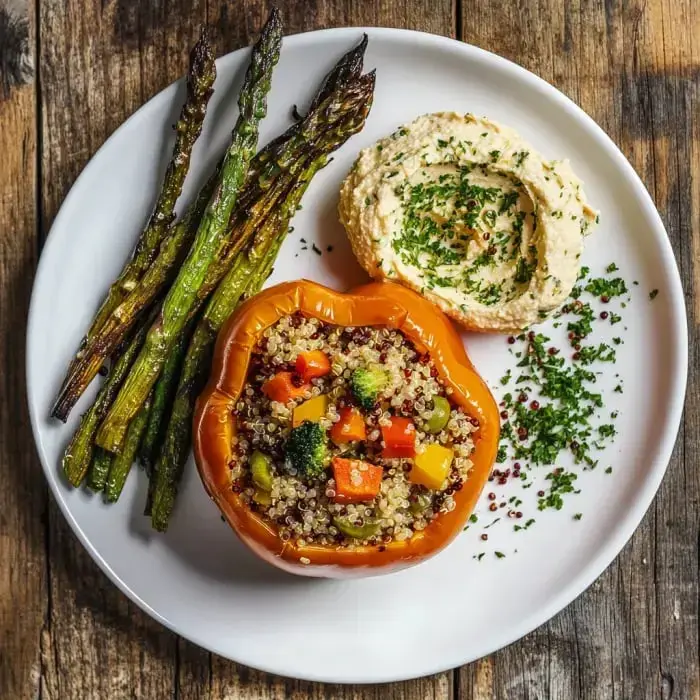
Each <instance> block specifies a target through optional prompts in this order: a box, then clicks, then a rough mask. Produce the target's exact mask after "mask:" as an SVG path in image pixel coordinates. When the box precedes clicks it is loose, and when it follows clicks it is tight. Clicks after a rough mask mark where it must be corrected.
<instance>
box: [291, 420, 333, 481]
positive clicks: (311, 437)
mask: <svg viewBox="0 0 700 700" xmlns="http://www.w3.org/2000/svg"><path fill="white" fill-rule="evenodd" d="M329 458H330V454H329V451H328V443H327V439H326V431H325V430H324V429H323V428H322V427H321V426H320V425H319V424H318V423H312V422H311V421H309V420H305V421H304V422H303V423H302V424H301V425H299V426H297V427H296V428H292V432H291V433H290V435H289V438H288V440H287V445H286V447H285V465H286V466H287V468H288V469H295V470H296V471H297V472H298V473H299V474H301V475H302V476H306V477H309V478H313V477H316V476H319V475H320V474H322V473H323V471H324V470H325V468H326V466H327V465H328V461H329Z"/></svg>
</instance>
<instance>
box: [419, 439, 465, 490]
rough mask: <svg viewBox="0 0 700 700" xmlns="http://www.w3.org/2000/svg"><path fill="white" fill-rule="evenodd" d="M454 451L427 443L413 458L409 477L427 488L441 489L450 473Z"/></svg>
mask: <svg viewBox="0 0 700 700" xmlns="http://www.w3.org/2000/svg"><path fill="white" fill-rule="evenodd" d="M454 456H455V455H454V452H453V451H452V450H451V449H450V448H449V447H443V446H442V445H428V446H427V447H426V448H425V450H423V452H420V453H419V454H417V455H416V456H415V457H414V458H413V467H412V468H411V472H410V474H409V479H410V480H411V481H412V482H413V483H414V484H420V485H421V486H425V487H427V488H429V489H435V490H437V489H441V488H442V485H443V484H444V483H445V479H446V478H447V475H448V474H449V473H450V467H451V466H452V460H453V459H454Z"/></svg>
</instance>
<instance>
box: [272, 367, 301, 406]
mask: <svg viewBox="0 0 700 700" xmlns="http://www.w3.org/2000/svg"><path fill="white" fill-rule="evenodd" d="M310 388H311V385H310V384H307V383H306V382H305V383H303V384H302V385H301V386H296V385H295V384H294V375H293V374H292V372H277V374H276V375H275V376H274V377H271V378H270V379H268V380H267V381H266V382H265V383H264V384H263V386H262V390H263V394H265V396H267V398H268V399H270V401H279V402H280V403H289V402H290V401H291V400H292V399H300V398H302V397H303V396H304V394H305V393H306V392H307V391H308V390H309V389H310Z"/></svg>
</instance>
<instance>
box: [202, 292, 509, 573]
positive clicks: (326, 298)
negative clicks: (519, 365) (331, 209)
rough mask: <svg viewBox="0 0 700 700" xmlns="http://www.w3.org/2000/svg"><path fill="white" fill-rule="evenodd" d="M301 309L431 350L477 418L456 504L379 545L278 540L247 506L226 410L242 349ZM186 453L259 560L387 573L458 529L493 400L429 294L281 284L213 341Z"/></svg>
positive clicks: (247, 351) (457, 397)
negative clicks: (235, 470) (234, 472)
mask: <svg viewBox="0 0 700 700" xmlns="http://www.w3.org/2000/svg"><path fill="white" fill-rule="evenodd" d="M297 312H301V313H302V314H304V315H305V316H307V317H312V318H317V319H319V320H321V321H323V322H325V323H330V324H336V325H339V326H344V327H349V326H380V327H389V328H395V329H397V330H399V331H400V332H402V333H403V334H404V335H405V337H406V338H407V339H408V340H410V341H411V342H412V343H413V344H414V346H415V347H416V349H417V350H418V351H419V352H421V353H429V354H430V357H431V359H432V361H433V363H434V365H435V368H436V369H437V372H438V375H439V377H440V378H441V379H442V381H443V382H444V384H445V386H446V387H449V388H450V389H451V393H450V402H451V403H452V404H453V405H454V406H456V407H459V408H461V409H462V410H463V411H464V412H465V413H466V414H467V415H468V416H469V417H470V418H473V419H475V420H476V421H478V424H479V425H478V428H477V429H476V431H475V432H474V433H473V440H474V450H473V451H472V454H471V456H470V459H471V461H472V469H471V472H470V475H469V478H468V479H467V480H466V481H465V482H464V487H463V488H462V489H461V490H459V491H457V492H455V494H454V496H453V498H454V501H455V507H454V509H453V510H451V511H450V512H449V513H441V514H440V515H439V516H438V517H437V518H436V519H435V520H434V521H432V522H431V523H430V524H429V525H428V526H427V527H426V528H425V529H424V530H421V531H420V532H416V533H414V535H413V536H412V537H410V538H408V539H406V540H402V541H398V540H395V541H393V542H389V543H386V544H383V545H382V546H381V547H379V546H375V545H354V546H348V547H337V546H334V545H332V546H327V547H326V546H321V545H317V544H299V543H298V542H296V541H294V540H289V541H284V540H282V538H281V537H280V536H279V533H278V530H277V526H276V525H275V524H274V523H271V522H269V521H268V520H266V519H265V518H264V517H263V516H262V515H261V514H259V513H256V512H254V511H253V510H251V508H249V507H248V506H247V505H246V504H245V503H244V502H243V501H242V499H241V496H240V494H238V493H236V492H235V491H234V490H233V489H232V488H231V468H230V465H231V464H232V463H235V460H236V459H237V456H236V454H235V453H234V449H233V445H232V438H233V437H234V435H235V434H236V421H237V418H236V416H235V414H234V411H233V409H234V408H235V405H236V402H237V401H238V397H239V396H240V394H241V391H242V390H243V388H244V386H245V382H246V378H247V375H248V367H249V364H250V356H251V353H252V352H253V351H254V349H255V346H256V344H257V343H258V341H259V339H260V337H261V336H262V334H263V333H264V331H265V329H267V328H270V327H271V326H273V325H274V324H275V323H277V321H279V320H280V319H281V318H284V317H286V316H290V315H292V314H294V313H297ZM193 431H194V435H193V438H194V454H195V459H196V462H197V468H198V470H199V474H200V476H201V478H202V481H203V483H204V487H205V489H206V491H207V493H208V494H209V495H210V496H211V498H212V499H213V500H214V502H215V503H216V504H217V506H218V507H219V508H220V510H221V512H222V513H223V515H224V517H225V518H226V520H227V521H228V523H229V524H230V525H231V526H232V528H233V529H234V530H235V532H236V533H237V534H238V536H239V537H240V538H241V539H242V541H243V542H244V543H245V544H246V545H248V546H249V547H250V548H251V549H252V550H253V551H254V552H255V553H257V554H258V555H259V556H260V557H261V558H263V559H264V560H265V561H267V562H269V563H271V564H273V565H274V566H277V567H279V568H281V569H284V570H285V571H289V572H292V573H296V574H300V575H305V576H323V577H330V578H348V577H351V576H366V575H367V574H369V573H373V574H378V573H388V572H391V571H396V570H398V569H402V568H405V567H407V566H412V565H414V564H417V563H419V562H421V561H424V560H425V559H427V558H428V557H431V556H433V555H434V554H436V553H437V552H439V551H440V550H441V549H443V548H444V547H445V546H447V545H448V544H449V543H450V542H451V541H452V540H453V539H454V538H455V537H456V536H457V535H458V534H459V533H460V532H461V531H462V529H463V528H464V525H465V523H466V521H467V519H468V518H469V515H470V514H471V512H472V509H473V508H474V505H475V504H476V501H477V499H478V497H479V494H480V493H481V491H482V489H483V487H484V485H485V484H486V481H487V479H488V475H489V472H490V471H491V467H492V466H493V463H494V460H495V458H496V451H497V449H498V436H499V414H498V406H497V405H496V402H495V401H494V400H493V397H492V396H491V393H490V392H489V390H488V388H487V386H486V384H485V383H484V382H483V381H482V379H481V377H479V375H478V374H477V372H476V370H475V369H474V368H473V367H472V365H471V363H470V361H469V358H468V357H467V354H466V352H465V350H464V345H463V344H462V340H461V338H460V336H459V335H458V333H457V331H456V330H455V329H454V328H453V326H452V325H451V323H450V322H449V320H448V319H447V317H446V316H445V315H444V314H443V313H442V312H441V311H440V310H439V309H438V308H437V307H435V306H434V305H433V304H432V303H431V302H429V301H428V300H427V299H425V298H423V297H421V296H420V295H418V294H416V293H415V292H413V291H411V290H409V289H406V288H405V287H402V286H400V285H398V284H395V283H393V282H374V283H371V284H368V285H364V286H362V287H358V288H357V289H355V290H353V291H352V292H349V293H347V294H343V293H340V292H335V291H333V290H331V289H328V288H326V287H323V286H321V285H319V284H315V283H314V282H308V281H305V280H304V281H297V282H285V283H283V284H279V285H277V286H275V287H270V288H268V289H266V290H264V291H263V292H261V293H260V294H258V295H257V296H254V297H252V298H251V299H249V300H248V301H246V302H245V303H244V304H242V305H241V306H240V307H239V308H238V310H237V311H236V312H235V313H234V314H233V315H232V316H231V318H229V320H228V321H227V322H226V324H225V325H224V327H223V329H222V331H221V333H220V334H219V339H218V341H217V346H216V351H215V355H214V363H213V367H212V371H211V377H210V380H209V384H208V385H207V387H206V389H205V390H204V392H203V393H202V395H201V396H200V397H199V399H198V401H197V410H196V414H195V419H194V426H193Z"/></svg>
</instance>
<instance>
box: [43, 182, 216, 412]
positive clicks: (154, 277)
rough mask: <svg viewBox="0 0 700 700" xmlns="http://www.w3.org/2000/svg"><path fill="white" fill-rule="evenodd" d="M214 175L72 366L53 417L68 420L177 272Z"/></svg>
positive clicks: (193, 232)
mask: <svg viewBox="0 0 700 700" xmlns="http://www.w3.org/2000/svg"><path fill="white" fill-rule="evenodd" d="M216 175H217V173H215V174H214V175H213V176H212V177H211V178H210V179H209V181H208V182H207V184H206V185H204V187H203V188H202V190H201V191H200V193H199V194H198V196H197V199H196V200H195V201H194V202H193V204H192V205H191V206H190V207H189V209H188V210H187V213H186V215H185V216H184V217H183V219H182V220H181V221H179V222H178V223H177V224H175V225H174V226H173V227H172V228H171V230H170V233H169V234H168V235H167V236H166V238H165V240H164V241H163V242H162V244H161V247H160V252H159V254H158V257H157V258H156V259H155V261H154V262H153V264H152V265H151V266H150V267H149V268H148V270H147V271H146V272H145V274H144V275H143V277H142V278H141V280H140V282H139V283H138V284H137V285H136V287H135V288H134V290H133V291H132V292H131V293H130V294H129V295H128V296H127V297H126V298H125V299H124V300H123V301H122V302H121V303H120V304H119V305H118V306H117V307H116V308H115V309H113V311H112V313H111V314H110V316H109V318H108V319H106V320H105V321H104V323H103V324H102V327H101V328H100V329H99V330H98V331H96V332H95V334H94V335H93V336H92V338H90V339H88V343H87V345H86V346H85V347H84V348H83V350H82V351H81V352H80V353H79V355H78V357H76V359H75V360H74V361H73V363H71V367H70V369H69V373H68V375H67V377H66V379H65V381H64V383H63V386H62V387H61V391H60V393H59V395H58V397H57V398H56V402H55V404H54V407H53V410H52V415H53V416H54V417H56V418H59V419H60V420H63V421H65V420H66V418H67V417H68V414H69V413H70V411H71V409H72V408H73V406H74V405H75V403H76V402H77V400H78V399H79V398H80V396H81V395H82V393H83V392H84V391H85V389H86V388H87V387H88V385H89V384H90V382H91V381H92V380H93V378H94V377H95V375H96V374H97V372H98V371H99V369H100V367H101V366H102V364H103V362H104V360H105V358H107V357H109V356H110V355H111V354H112V352H114V351H115V349H116V348H117V347H118V346H119V344H120V343H121V342H122V340H123V339H124V337H125V336H126V334H127V333H128V332H129V330H130V328H131V327H132V325H133V323H134V321H135V319H136V318H137V317H138V315H139V314H140V313H141V311H143V310H144V309H145V308H146V307H148V306H150V304H151V303H152V302H153V300H154V299H155V298H156V297H157V296H158V295H159V294H160V293H161V292H162V291H163V289H164V288H165V286H166V285H167V283H168V282H170V281H171V280H172V278H173V276H174V273H175V272H176V271H177V266H178V265H179V264H180V263H181V262H182V260H183V258H184V256H185V254H186V253H187V250H188V249H189V247H190V245H191V244H192V240H193V239H194V237H195V234H196V233H197V227H198V225H199V222H200V220H201V219H202V216H203V214H204V211H205V209H206V207H207V204H208V202H209V200H210V198H211V195H212V193H213V191H214V188H215V186H216Z"/></svg>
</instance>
